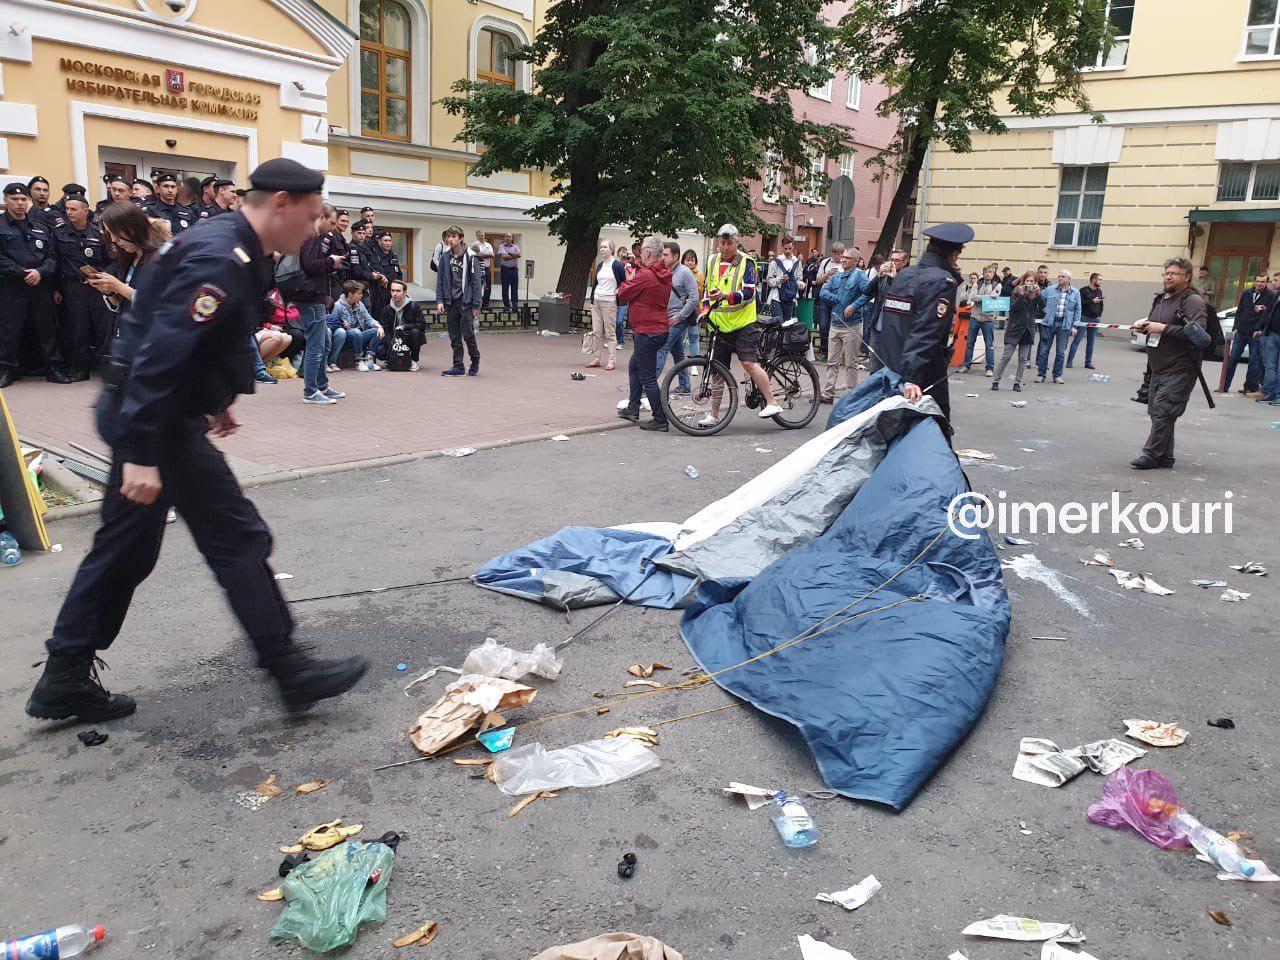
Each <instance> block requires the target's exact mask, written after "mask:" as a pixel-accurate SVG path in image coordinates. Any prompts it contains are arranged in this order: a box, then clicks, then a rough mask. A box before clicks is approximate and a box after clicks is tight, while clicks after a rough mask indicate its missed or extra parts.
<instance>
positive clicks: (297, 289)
mask: <svg viewBox="0 0 1280 960" xmlns="http://www.w3.org/2000/svg"><path fill="white" fill-rule="evenodd" d="M275 283H276V289H277V290H279V291H280V297H281V299H282V300H284V302H285V303H289V302H291V301H293V300H296V299H298V298H299V297H309V296H311V295H313V294H314V293H315V292H316V291H315V287H314V286H313V285H312V283H311V278H310V277H308V276H307V274H306V272H305V271H303V269H302V260H301V259H299V258H298V257H296V256H292V255H290V256H285V257H281V258H280V259H279V260H278V261H277V262H276V270H275Z"/></svg>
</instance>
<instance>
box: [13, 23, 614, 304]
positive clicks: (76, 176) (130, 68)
mask: <svg viewBox="0 0 1280 960" xmlns="http://www.w3.org/2000/svg"><path fill="white" fill-rule="evenodd" d="M549 2H550V0H4V3H3V7H4V13H5V16H4V19H5V23H4V24H3V30H2V31H0V181H2V182H8V181H10V180H19V179H20V180H23V181H25V180H26V179H28V178H29V177H31V176H34V175H36V174H39V175H42V176H45V177H47V178H48V180H49V181H50V183H51V184H52V185H53V189H54V192H55V194H56V193H57V190H58V188H59V187H60V186H61V185H62V184H63V183H67V182H76V183H81V184H84V185H86V186H87V187H88V188H89V196H90V200H91V201H97V200H99V199H101V198H103V197H104V196H105V185H104V184H103V181H102V177H103V176H104V175H105V174H112V173H119V174H123V175H126V176H140V177H147V176H149V175H150V173H151V172H152V171H153V170H157V169H163V170H166V171H174V172H178V173H180V174H182V175H192V174H194V175H197V176H201V177H203V176H207V175H209V174H217V175H219V176H224V177H228V178H230V179H233V180H235V181H236V182H238V183H243V182H244V180H245V178H246V176H247V174H248V172H249V171H250V170H251V169H253V167H254V166H256V165H257V164H258V163H260V162H261V161H263V160H267V159H270V158H272V157H277V156H286V157H292V158H293V159H296V160H298V161H300V162H302V163H304V164H306V165H308V166H310V167H313V168H316V169H320V170H324V171H325V172H326V173H327V191H328V195H329V198H330V200H331V201H332V202H334V203H335V204H337V205H338V206H340V207H344V208H346V209H349V210H350V211H351V213H352V215H353V217H354V216H356V215H357V214H358V211H359V209H360V208H361V207H364V206H370V207H373V208H374V210H375V211H376V212H377V223H378V224H379V226H383V227H386V228H388V229H389V230H391V231H392V234H393V236H394V238H395V242H396V246H397V248H398V249H399V251H400V254H401V260H402V262H403V263H405V264H406V267H407V272H408V274H409V276H410V278H411V279H413V280H414V281H416V282H418V283H420V284H423V285H425V286H428V287H431V286H433V285H434V274H433V273H431V272H430V270H429V268H428V265H429V262H430V259H431V254H432V251H433V250H434V247H435V244H436V242H437V241H438V240H439V239H440V234H441V232H442V231H443V229H444V228H445V227H446V226H448V225H450V224H454V223H456V224H459V225H461V226H462V227H463V228H464V229H465V230H466V231H467V235H468V238H471V237H473V236H474V235H475V232H476V231H477V230H481V231H483V232H485V233H486V235H488V236H490V237H492V238H495V242H496V241H497V240H500V239H501V237H502V235H503V234H504V233H508V232H510V233H513V234H514V235H515V237H516V240H517V242H518V243H519V245H520V246H521V249H522V252H523V253H524V255H525V263H524V264H523V269H522V281H521V290H520V293H521V296H522V297H523V296H524V295H525V294H526V293H528V294H529V295H531V296H533V297H537V296H538V295H540V294H541V293H542V292H544V291H546V290H550V289H554V286H555V282H556V280H557V279H558V276H559V271H560V264H561V259H562V251H561V248H560V245H559V242H558V241H557V240H556V239H555V238H553V237H551V236H549V235H548V233H547V230H546V227H545V226H544V225H542V224H541V223H539V222H537V221H535V220H533V219H532V218H531V217H529V216H528V214H527V211H528V210H529V209H530V208H531V207H533V206H535V205H537V204H539V203H542V202H546V200H547V199H548V198H549V196H550V191H551V188H552V182H551V180H550V178H549V177H548V176H547V175H546V174H545V173H544V172H542V171H537V170H529V171H520V172H511V173H502V174H497V175H494V176H490V177H476V176H474V175H473V174H472V173H471V167H472V166H473V165H474V164H475V162H476V161H477V160H478V159H479V154H478V153H477V152H476V149H475V145H474V144H465V143H460V142H458V141H457V140H456V139H455V138H456V137H457V135H458V134H459V132H460V130H461V126H462V122H461V119H460V118H458V117H451V116H449V115H448V114H447V113H446V112H445V111H444V110H443V109H442V108H441V107H440V106H439V105H438V100H439V99H440V98H441V97H443V96H446V95H448V94H449V93H451V92H452V87H453V84H454V83H455V82H456V81H457V80H459V79H462V78H471V79H476V78H479V79H483V80H487V81H489V82H493V83H506V84H510V85H513V86H519V87H524V88H528V86H529V84H530V68H529V65H528V64H524V63H517V62H516V61H514V60H512V59H511V58H510V51H511V49H512V47H513V46H515V45H516V44H519V43H523V42H527V41H528V40H530V39H532V37H533V36H534V35H535V33H536V31H537V29H538V26H539V22H540V18H541V15H542V12H543V11H544V10H545V8H546V6H547V5H548V3H549ZM610 235H611V236H612V238H613V239H615V240H624V239H627V238H626V237H625V235H624V234H622V233H621V232H617V231H615V232H611V234H610ZM530 261H532V262H533V267H532V276H531V277H528V276H527V274H528V272H529V262H530Z"/></svg>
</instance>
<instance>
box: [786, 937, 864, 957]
mask: <svg viewBox="0 0 1280 960" xmlns="http://www.w3.org/2000/svg"><path fill="white" fill-rule="evenodd" d="M796 940H797V942H799V944H800V960H857V958H856V957H854V955H853V954H852V953H850V952H849V951H848V950H840V949H838V948H836V947H833V946H832V945H831V944H829V943H827V942H826V941H823V940H815V939H813V937H811V936H809V935H808V934H807V933H802V934H800V936H798V937H796Z"/></svg>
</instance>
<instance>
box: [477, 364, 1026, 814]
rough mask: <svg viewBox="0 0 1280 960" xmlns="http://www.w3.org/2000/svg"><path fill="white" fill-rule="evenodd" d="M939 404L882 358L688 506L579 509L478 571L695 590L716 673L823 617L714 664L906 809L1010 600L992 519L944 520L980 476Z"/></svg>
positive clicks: (648, 593)
mask: <svg viewBox="0 0 1280 960" xmlns="http://www.w3.org/2000/svg"><path fill="white" fill-rule="evenodd" d="M929 409H930V405H929V404H928V403H927V402H926V404H924V405H917V406H913V405H911V404H908V403H906V401H905V400H904V399H903V398H902V397H901V395H900V394H899V393H898V390H897V378H896V377H895V376H894V375H892V374H890V373H888V372H884V371H882V372H881V373H879V374H877V375H875V376H873V377H872V378H870V379H869V380H868V381H867V382H866V383H864V384H863V385H862V386H861V387H859V388H858V390H856V391H854V392H853V393H851V394H849V395H848V396H846V397H845V398H844V399H843V400H842V401H841V402H840V404H839V405H838V406H837V407H836V409H835V410H834V411H833V413H832V416H831V419H830V421H829V422H828V425H827V430H826V431H825V432H824V433H823V434H821V435H819V436H818V437H815V438H814V439H813V440H810V441H809V442H808V443H806V444H805V445H804V446H802V447H801V448H800V449H798V450H796V451H795V452H793V453H792V454H791V455H790V456H788V457H786V458H785V459H784V460H782V461H780V462H779V463H777V464H775V465H774V466H773V467H771V468H770V469H769V470H767V471H765V472H764V473H763V474H761V475H760V476H759V477H757V478H754V479H753V480H752V481H750V482H748V483H747V484H745V485H744V486H743V487H742V488H740V489H739V490H737V491H735V492H734V493H733V494H732V495H731V496H729V497H726V498H724V499H722V500H720V501H718V502H717V503H715V504H711V505H709V506H708V507H707V508H705V509H704V510H702V511H700V512H699V513H697V514H695V515H694V516H693V517H690V518H689V519H688V520H686V521H685V522H684V523H683V524H680V525H678V526H677V525H674V524H672V525H667V526H666V527H665V528H663V527H659V526H652V525H651V526H649V527H642V528H639V529H609V530H600V529H595V528H583V527H569V528H566V529H564V530H561V531H560V532H559V533H557V534H555V535H553V536H551V537H548V538H546V539H544V540H541V541H539V542H538V543H536V544H532V545H530V546H529V547H526V548H524V549H522V550H518V551H514V552H513V553H510V554H507V555H506V556H504V557H499V558H496V559H495V560H492V561H490V562H489V563H487V564H486V565H485V566H484V568H482V570H481V571H480V572H479V573H478V574H477V576H476V578H475V579H476V582H477V583H478V584H480V585H481V586H486V587H489V588H490V589H496V590H501V591H503V592H507V593H511V594H514V595H517V596H523V597H527V598H529V599H534V600H538V601H541V602H544V603H549V604H552V605H555V606H558V607H565V608H568V607H572V606H583V605H587V604H591V603H603V602H609V601H613V600H617V599H619V598H624V597H625V598H628V599H629V600H630V601H631V602H639V603H645V604H648V605H652V606H660V607H668V608H670V607H678V606H687V610H686V613H685V615H684V618H683V621H682V623H681V628H680V629H681V635H682V636H683V638H684V640H685V643H686V644H687V645H688V647H689V649H690V651H691V652H692V653H693V655H694V657H695V658H696V659H697V660H698V662H699V664H700V665H701V666H702V667H703V668H704V669H705V670H706V671H707V672H708V673H716V672H717V671H720V670H724V669H725V668H728V667H734V665H736V664H742V663H743V662H744V661H746V660H750V659H751V658H753V657H756V656H758V655H760V654H762V653H765V652H766V651H768V650H772V649H773V648H775V647H777V646H779V645H780V644H783V643H785V642H787V641H790V640H793V639H795V638H797V637H800V636H802V635H804V634H805V633H806V632H807V631H808V632H811V633H812V634H813V635H812V636H810V637H807V638H806V639H803V640H802V641H801V642H799V643H796V644H794V645H792V646H789V647H788V648H786V649H784V650H782V651H779V652H777V653H774V654H770V655H768V656H766V657H764V658H763V659H761V660H759V661H757V662H755V663H751V664H747V665H744V666H739V667H735V668H734V669H731V670H729V671H728V672H726V673H724V674H723V675H721V676H718V677H716V682H717V683H718V684H719V685H720V686H721V687H723V688H724V689H725V690H727V691H729V692H730V693H733V694H734V695H735V696H738V697H742V698H743V699H745V700H747V701H749V702H750V703H751V704H753V705H754V706H755V707H757V708H758V709H760V710H762V711H764V712H766V713H769V714H771V715H773V716H776V717H780V718H782V719H784V720H787V721H789V722H790V723H792V724H794V725H795V726H796V727H797V728H798V729H799V730H800V732H801V735H802V736H803V737H804V738H805V741H806V742H807V743H808V744H809V747H810V749H811V751H812V752H813V755H814V758H815V760H816V761H817V763H818V767H819V769H820V771H821V773H822V776H823V779H824V780H825V781H826V783H827V785H828V786H829V787H830V788H831V789H833V790H835V791H837V792H839V793H841V794H843V795H845V796H848V797H853V798H857V799H864V800H872V801H876V802H878V803H884V804H887V805H889V806H892V807H894V808H895V809H902V808H903V807H905V806H906V805H907V803H909V802H910V800H911V798H912V797H913V796H914V795H915V793H916V792H917V791H918V790H919V789H920V787H921V786H923V784H924V783H925V782H926V781H927V780H928V778H929V776H930V775H931V774H932V773H933V771H934V770H936V769H937V767H938V766H939V765H940V764H941V763H942V762H943V761H944V760H945V758H946V756H947V755H948V753H949V752H950V751H951V750H952V749H953V748H954V747H955V746H956V744H958V743H959V742H960V740H961V739H962V738H963V737H964V736H965V734H966V733H967V732H968V731H969V730H970V728H971V727H972V726H973V724H974V723H975V722H976V720H977V718H978V717H979V715H980V714H981V712H982V709H983V707H984V706H985V704H986V702H987V700H988V698H989V697H990V695H991V692H992V690H993V689H994V687H995V682H996V677H997V675H998V673H999V670H1000V664H1001V660H1002V657H1003V653H1004V642H1005V638H1006V636H1007V634H1008V630H1009V617H1010V612H1009V599H1008V595H1007V594H1006V592H1005V590H1004V586H1003V582H1002V579H1001V574H1000V565H999V561H998V559H997V557H996V555H995V551H994V550H993V548H992V547H991V544H990V542H989V541H988V539H987V538H986V537H985V536H980V537H978V538H977V539H974V540H968V539H962V538H960V537H958V536H956V535H955V534H954V533H952V532H951V531H950V530H948V529H947V505H948V503H949V502H950V501H951V499H952V498H953V497H954V496H955V495H957V494H959V493H961V492H963V491H965V490H967V489H968V485H967V482H966V480H965V477H964V475H963V473H962V472H961V470H960V465H959V463H958V462H957V461H956V458H955V456H954V455H953V454H952V452H951V449H950V447H949V446H948V445H947V442H946V439H945V437H944V436H943V433H942V428H941V427H940V425H939V422H938V421H937V420H936V419H934V418H933V417H931V416H929V415H928V410H929ZM933 409H935V410H936V408H933ZM926 546H928V550H927V552H925V554H924V555H923V556H919V555H920V554H921V551H923V550H925V548H926ZM917 557H918V560H917ZM913 561H915V562H913ZM886 581H889V582H888V583H886ZM857 614H862V615H861V616H854V615H857ZM828 618H830V619H828ZM824 621H825V622H824Z"/></svg>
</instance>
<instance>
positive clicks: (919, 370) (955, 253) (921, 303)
mask: <svg viewBox="0 0 1280 960" xmlns="http://www.w3.org/2000/svg"><path fill="white" fill-rule="evenodd" d="M924 235H925V236H926V237H928V238H929V244H928V246H927V247H925V251H924V256H922V257H921V258H920V262H919V263H917V264H912V265H911V266H909V267H905V268H903V269H902V270H901V271H900V272H899V273H898V275H897V277H895V278H894V281H893V285H892V286H891V287H890V288H889V292H888V295H887V296H886V297H885V299H884V307H883V308H882V310H881V313H880V316H881V329H880V337H879V340H878V341H877V344H876V349H877V350H878V351H879V353H880V357H881V359H882V360H883V362H884V365H885V366H886V367H888V368H889V369H890V370H892V371H893V372H894V373H896V374H898V375H899V376H901V377H902V394H903V396H905V397H906V398H907V399H908V400H910V401H911V402H912V403H915V402H916V401H918V400H919V399H920V398H921V397H922V396H924V395H925V394H928V395H929V396H931V397H933V399H934V401H936V402H937V404H938V406H939V408H941V410H942V415H943V416H944V417H946V418H947V422H948V424H949V423H950V421H951V397H950V394H949V392H948V389H947V372H948V366H949V358H948V355H947V352H948V351H947V337H948V334H949V333H950V332H951V324H952V321H953V320H954V319H955V315H956V291H957V289H958V288H959V286H960V281H961V276H960V267H959V263H960V252H961V251H962V250H963V249H964V245H965V244H966V243H968V242H969V241H971V240H972V239H973V228H972V227H970V226H969V225H968V224H966V223H941V224H938V225H937V226H936V227H930V228H929V229H927V230H925V231H924Z"/></svg>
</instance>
